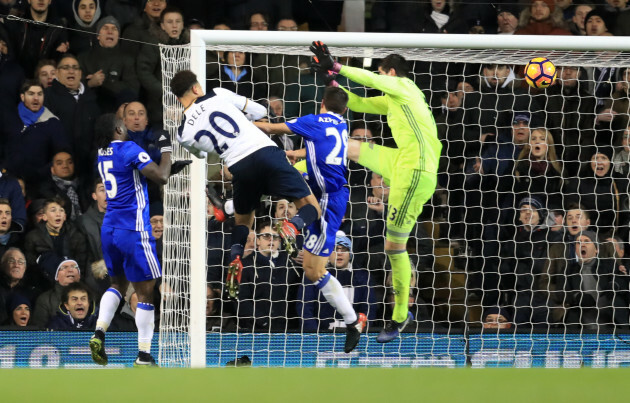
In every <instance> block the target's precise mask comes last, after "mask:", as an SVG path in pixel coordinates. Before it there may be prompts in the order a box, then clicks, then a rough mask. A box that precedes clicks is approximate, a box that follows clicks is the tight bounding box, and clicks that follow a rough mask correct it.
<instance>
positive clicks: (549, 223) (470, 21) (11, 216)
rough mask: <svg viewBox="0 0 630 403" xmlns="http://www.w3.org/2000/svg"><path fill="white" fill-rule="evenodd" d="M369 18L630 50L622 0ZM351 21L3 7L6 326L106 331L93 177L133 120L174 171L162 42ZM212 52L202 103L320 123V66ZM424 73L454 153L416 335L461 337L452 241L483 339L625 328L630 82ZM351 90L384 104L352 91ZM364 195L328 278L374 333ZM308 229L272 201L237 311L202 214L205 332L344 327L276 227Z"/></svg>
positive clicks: (404, 6) (365, 121) (300, 14)
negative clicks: (573, 39)
mask: <svg viewBox="0 0 630 403" xmlns="http://www.w3.org/2000/svg"><path fill="white" fill-rule="evenodd" d="M367 3H369V4H368V9H367V10H366V11H367V12H366V16H367V17H366V20H365V27H366V28H365V29H366V31H373V32H405V33H444V34H448V33H469V34H487V35H492V34H498V35H512V34H515V35H521V34H538V35H575V36H580V35H589V36H612V35H630V31H629V29H630V28H629V27H630V4H628V1H627V0H606V1H603V0H602V1H596V0H592V1H589V2H583V1H578V0H555V1H554V0H544V1H543V0H534V1H529V0H524V1H521V2H518V1H495V2H487V1H466V2H461V1H457V2H453V1H445V0H431V1H428V2H425V1H408V2H385V1H376V2H367ZM314 8H317V12H315V10H314ZM342 8H343V2H327V1H316V0H313V1H301V0H294V1H280V0H265V1H253V0H250V1H242V2H230V1H228V0H216V1H201V2H200V1H194V0H168V1H167V0H148V1H147V0H144V1H143V0H106V1H105V0H0V169H1V171H0V172H1V173H0V325H5V326H6V328H7V329H25V328H32V329H52V330H70V329H91V328H93V327H94V322H95V318H96V316H95V315H96V313H97V310H98V306H97V304H98V301H99V300H100V295H101V294H102V293H103V292H104V291H105V290H106V289H107V287H108V286H109V281H110V280H109V277H108V275H107V269H106V267H105V264H104V261H103V256H102V252H101V248H100V226H101V223H102V221H103V216H104V214H105V211H106V210H107V201H106V192H107V190H106V188H105V186H104V184H103V183H102V181H101V180H100V177H99V172H98V169H97V167H96V164H95V161H96V148H95V147H94V143H93V136H94V131H95V127H94V124H95V121H96V119H97V118H98V117H99V116H101V115H102V114H104V113H109V112H114V113H117V114H118V115H119V116H120V117H121V118H122V119H123V121H124V122H125V125H126V126H127V129H128V134H129V138H130V140H132V141H134V142H136V143H137V144H139V145H140V146H141V147H143V148H144V149H145V150H146V151H147V153H148V154H149V155H150V156H151V158H152V159H153V160H156V161H159V159H160V151H159V148H158V147H157V145H156V143H157V140H158V139H159V137H160V136H162V135H165V134H166V135H168V134H167V133H165V132H164V130H163V128H162V121H163V116H162V113H163V106H162V95H163V85H162V71H161V68H162V66H161V63H160V53H159V46H158V45H160V44H165V45H182V44H186V43H188V42H189V41H190V30H192V29H217V30H219V29H220V30H229V29H249V30H277V31H285V32H286V33H287V35H290V34H291V32H295V31H298V30H312V31H331V30H337V29H338V27H341V29H342V25H341V24H342ZM10 16H16V17H19V18H12V17H10ZM207 56H208V61H209V62H208V64H207V77H208V81H207V86H208V87H209V88H212V87H216V86H221V87H224V88H228V89H230V90H232V91H235V92H237V93H239V94H241V95H244V96H246V97H248V98H252V99H254V100H256V101H258V102H261V103H263V104H264V105H266V106H267V107H268V109H269V119H270V120H273V121H276V122H283V121H286V120H288V119H291V118H294V117H297V116H301V115H305V114H309V113H317V112H318V102H319V101H321V97H322V95H323V88H324V85H325V81H324V80H323V79H322V77H319V76H316V75H315V74H314V73H312V72H311V71H310V70H309V68H308V59H306V58H304V57H301V56H294V55H282V54H262V53H243V52H238V51H226V52H208V55H207ZM347 62H348V63H349V64H351V65H352V64H355V65H361V66H362V65H363V62H364V61H363V60H354V59H352V60H348V61H347ZM411 70H412V78H413V79H414V80H415V81H416V83H417V84H418V85H419V87H420V88H421V89H422V90H423V91H424V92H425V94H426V98H427V102H428V103H429V104H430V106H431V108H432V110H433V113H434V117H435V121H436V123H437V126H438V131H439V136H440V140H441V141H442V143H443V155H442V159H441V163H440V172H439V189H438V192H436V195H435V197H434V198H433V200H432V201H431V202H430V205H429V206H427V208H425V212H424V213H423V216H422V217H421V219H420V221H433V222H444V223H445V224H444V225H441V227H440V228H442V231H441V233H440V238H441V239H434V236H433V235H435V233H434V234H431V235H429V234H428V233H427V231H426V228H425V227H424V226H423V225H420V223H419V224H418V225H417V228H416V230H415V234H414V236H413V237H412V239H411V240H410V242H409V244H408V250H409V252H410V256H412V266H413V267H414V268H415V269H414V275H413V276H412V280H411V281H412V284H411V293H410V296H409V306H410V309H411V310H412V311H413V312H414V314H415V316H416V325H417V326H425V325H426V326H433V328H435V326H436V325H440V324H442V325H447V324H449V323H450V325H452V324H453V323H454V322H453V316H452V314H451V313H450V312H449V308H448V307H447V308H446V310H441V311H440V309H438V306H439V305H444V304H442V302H444V301H443V300H439V297H438V293H437V292H436V291H435V289H436V288H437V287H438V284H439V278H438V277H439V276H438V275H437V274H436V273H435V270H434V264H435V260H436V256H435V254H434V253H433V251H434V248H437V247H438V246H440V245H441V243H444V242H445V240H448V242H446V244H447V247H448V248H449V254H452V255H459V256H458V257H459V258H460V259H458V260H456V261H455V260H454V262H455V263H454V269H456V270H460V271H461V272H466V273H467V282H466V288H467V290H468V291H469V292H468V296H467V299H466V301H463V302H462V304H469V305H475V304H476V305H478V306H480V307H481V308H482V309H483V316H482V318H483V320H484V322H487V323H486V324H487V326H485V327H488V328H497V327H499V328H507V327H510V326H512V325H514V327H516V328H518V327H528V328H529V327H534V328H538V327H539V328H548V327H550V326H569V327H571V326H579V327H582V328H585V329H591V328H592V329H599V328H613V327H615V326H620V327H627V326H628V325H629V312H628V311H629V306H630V290H629V288H628V287H629V279H630V277H628V275H629V273H628V269H627V268H630V266H628V264H627V263H626V262H625V259H624V256H625V254H626V253H627V252H629V251H630V250H628V241H629V238H628V237H629V232H630V231H629V229H630V228H629V224H628V223H629V220H630V201H629V200H630V198H629V195H628V194H629V186H630V177H629V170H630V159H629V158H630V157H629V156H630V119H629V116H630V109H629V108H630V106H629V105H630V92H629V91H630V90H629V87H630V83H629V82H630V68H628V67H618V66H613V67H597V68H585V67H581V66H562V67H560V68H559V69H558V84H557V85H554V86H552V87H551V88H549V89H548V90H546V91H538V92H536V91H531V90H529V89H528V88H527V87H526V85H524V84H523V80H522V66H513V65H503V64H483V65H476V64H463V63H448V64H447V63H444V62H432V63H428V62H413V63H412V69H411ZM340 84H341V85H344V86H346V87H348V88H350V89H351V90H352V91H353V92H356V93H357V94H360V95H362V96H370V95H375V93H373V92H372V91H371V90H370V91H368V90H366V89H365V88H363V87H357V86H356V85H355V84H354V83H351V82H348V81H347V80H345V79H343V78H341V79H340ZM348 119H349V122H350V137H352V138H355V139H359V140H361V141H366V142H370V143H376V144H385V145H390V146H393V145H394V144H393V142H392V138H391V136H390V135H389V133H388V131H387V130H388V129H387V125H386V124H385V123H384V121H383V120H382V119H379V117H375V116H370V115H363V114H357V113H354V114H353V113H350V114H349V115H348ZM273 140H274V141H275V142H276V143H277V144H278V146H279V147H281V148H283V149H284V150H286V151H287V153H288V156H289V157H292V156H293V155H294V154H292V152H293V151H294V150H297V149H299V148H301V141H300V139H299V138H295V137H292V136H274V137H273ZM210 174H214V176H212V178H211V179H212V182H211V185H209V186H211V187H212V188H213V190H214V192H215V193H218V194H220V195H222V196H223V197H225V198H229V197H230V191H231V189H230V174H229V172H228V171H227V170H225V169H218V170H214V171H213V170H210ZM348 180H349V185H350V188H351V196H350V197H351V201H350V203H349V205H348V210H347V214H346V218H345V220H344V223H343V225H342V229H341V231H340V232H339V233H338V235H337V242H336V248H335V251H334V252H333V253H332V254H331V257H330V261H329V270H330V271H332V272H334V273H335V276H336V277H337V278H338V279H339V281H340V282H341V283H342V285H343V286H344V290H345V291H346V292H347V293H348V296H349V299H350V300H351V301H352V302H353V304H354V306H355V309H356V310H357V312H362V313H364V314H365V315H366V316H367V317H368V320H369V324H370V326H380V325H381V324H382V320H383V318H385V317H388V316H389V313H388V312H389V310H391V309H392V308H391V301H392V300H393V294H392V288H391V275H390V268H389V266H388V263H387V259H386V258H385V255H384V253H383V247H384V239H385V238H384V227H385V225H384V224H385V219H386V217H387V200H388V193H389V189H388V187H387V184H386V181H385V180H384V179H383V178H382V177H381V176H380V175H378V174H376V173H373V172H368V171H366V170H365V169H364V168H362V167H361V166H359V165H357V164H354V163H350V175H349V178H348ZM149 199H150V216H151V225H152V228H153V234H152V235H153V236H154V237H155V238H156V239H157V241H158V242H157V246H158V252H159V255H160V256H161V250H162V236H163V233H164V208H163V203H162V189H161V187H160V186H159V185H157V184H154V183H150V184H149ZM295 212H296V209H295V206H294V205H292V203H290V202H288V201H286V200H264V201H263V202H261V206H260V208H259V209H258V214H257V220H256V225H255V230H254V231H252V232H251V234H250V238H249V239H248V244H247V246H246V250H247V256H244V258H243V263H244V266H245V268H244V271H243V275H242V280H241V281H242V286H241V289H240V295H239V300H238V301H230V300H227V299H225V297H224V295H223V293H222V282H223V280H224V279H225V274H226V273H225V265H226V264H227V261H226V251H227V250H228V249H229V245H230V239H229V238H230V236H229V234H230V232H231V230H230V226H231V225H232V221H231V219H230V218H227V219H225V217H223V213H224V212H223V211H220V210H218V209H217V208H215V207H213V206H212V203H211V200H210V199H209V200H208V234H209V236H208V288H207V290H208V291H207V292H208V303H207V309H206V310H207V318H208V320H207V328H208V330H209V331H213V330H223V331H225V330H232V331H233V330H240V331H264V332H268V331H297V330H300V329H301V330H304V331H324V330H325V331H329V330H331V331H334V330H335V329H338V328H340V327H343V322H342V321H340V320H339V318H338V317H336V316H335V312H334V309H333V308H332V307H331V306H329V305H328V304H327V303H326V302H325V301H324V300H322V299H321V296H320V295H318V292H317V291H316V288H315V287H314V286H313V285H312V284H311V283H310V282H309V281H308V280H306V279H304V278H303V277H302V274H301V273H302V271H301V267H300V266H301V263H302V256H301V255H298V256H297V257H296V258H289V257H288V256H287V255H286V253H285V252H284V251H283V248H282V247H281V245H280V240H279V238H278V236H277V234H276V233H275V231H274V230H273V224H274V223H275V222H276V220H278V219H282V218H285V217H289V218H290V217H291V216H292V215H293V214H295ZM217 213H220V214H217ZM164 287H168V286H167V285H166V284H162V285H158V286H157V288H158V290H164ZM156 294H157V295H158V296H157V297H156V298H162V297H161V296H160V293H156ZM125 301H126V303H125V304H124V306H123V307H122V308H121V309H120V311H119V312H118V313H117V315H116V317H115V319H114V322H113V324H112V329H118V330H135V325H134V321H133V317H134V312H135V306H136V304H137V297H136V296H135V293H134V292H133V290H130V291H129V292H128V295H126V296H125ZM156 306H159V301H156ZM157 316H159V315H157ZM460 319H462V318H460ZM468 319H472V318H468ZM480 319H481V318H480ZM449 321H450V322H449ZM461 323H463V321H461Z"/></svg>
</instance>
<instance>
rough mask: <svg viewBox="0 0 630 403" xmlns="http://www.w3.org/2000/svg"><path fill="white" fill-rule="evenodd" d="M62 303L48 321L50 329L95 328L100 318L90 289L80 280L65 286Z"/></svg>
mask: <svg viewBox="0 0 630 403" xmlns="http://www.w3.org/2000/svg"><path fill="white" fill-rule="evenodd" d="M61 301H62V305H60V306H59V311H58V312H57V314H56V315H55V316H54V317H53V318H52V319H51V320H50V322H48V325H47V326H46V328H48V329H50V330H94V328H95V327H96V319H97V318H98V314H97V310H96V306H95V305H94V303H93V301H92V299H91V297H90V291H89V289H88V288H87V287H86V286H85V285H84V284H83V283H81V282H80V281H79V282H75V283H72V284H70V285H68V286H67V287H65V288H64V290H63V293H62V295H61Z"/></svg>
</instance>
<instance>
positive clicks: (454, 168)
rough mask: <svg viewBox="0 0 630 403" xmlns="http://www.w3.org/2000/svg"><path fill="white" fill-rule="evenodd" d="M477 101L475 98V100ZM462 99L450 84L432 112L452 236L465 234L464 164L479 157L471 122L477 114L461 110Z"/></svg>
mask: <svg viewBox="0 0 630 403" xmlns="http://www.w3.org/2000/svg"><path fill="white" fill-rule="evenodd" d="M477 99H478V98H477ZM463 103H464V96H459V94H458V91H457V90H456V88H455V86H454V85H453V84H451V86H450V87H449V89H448V91H447V92H444V93H443V95H442V106H441V108H439V109H438V108H436V109H435V110H434V116H435V122H436V125H437V128H438V137H439V139H440V142H441V143H442V150H443V151H442V156H441V157H440V166H439V175H438V183H439V184H440V185H441V186H442V187H444V188H446V189H447V190H448V192H447V198H448V199H447V200H448V203H447V207H446V208H447V209H448V212H447V216H448V218H449V219H448V221H449V230H450V231H452V233H453V234H461V236H463V234H464V228H463V216H464V213H465V208H464V198H465V193H464V191H463V185H464V181H465V178H466V176H465V174H464V167H465V166H466V161H467V160H469V159H475V158H476V157H478V156H479V152H480V147H481V144H480V142H479V136H480V127H479V125H478V124H476V123H477V122H475V121H474V118H475V117H476V115H475V114H474V113H473V112H471V109H469V108H464V105H463Z"/></svg>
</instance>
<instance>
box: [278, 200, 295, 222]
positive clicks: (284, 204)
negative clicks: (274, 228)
mask: <svg viewBox="0 0 630 403" xmlns="http://www.w3.org/2000/svg"><path fill="white" fill-rule="evenodd" d="M275 207H276V210H275V212H274V218H275V219H278V220H282V219H286V220H290V219H292V218H293V216H294V215H296V214H297V207H295V203H293V202H290V201H288V200H287V199H280V200H278V201H277V202H276V206H275Z"/></svg>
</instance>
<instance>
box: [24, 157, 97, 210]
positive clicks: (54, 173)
mask: <svg viewBox="0 0 630 403" xmlns="http://www.w3.org/2000/svg"><path fill="white" fill-rule="evenodd" d="M84 193H85V192H84V190H83V188H82V187H81V186H80V184H79V181H78V179H77V175H75V170H74V160H73V158H72V155H70V153H68V152H66V151H60V152H58V153H57V154H55V155H54V156H53V158H52V163H51V166H50V173H49V174H48V175H47V178H43V179H42V182H41V183H40V184H39V185H38V186H37V189H36V190H33V191H32V192H31V194H32V195H33V198H36V199H50V198H53V197H59V198H60V199H61V200H63V205H64V206H65V207H66V209H65V210H66V214H67V215H68V218H69V219H70V220H72V221H75V220H76V219H77V218H79V217H80V216H81V214H83V211H84V210H85V206H87V204H88V202H87V200H86V194H84Z"/></svg>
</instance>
